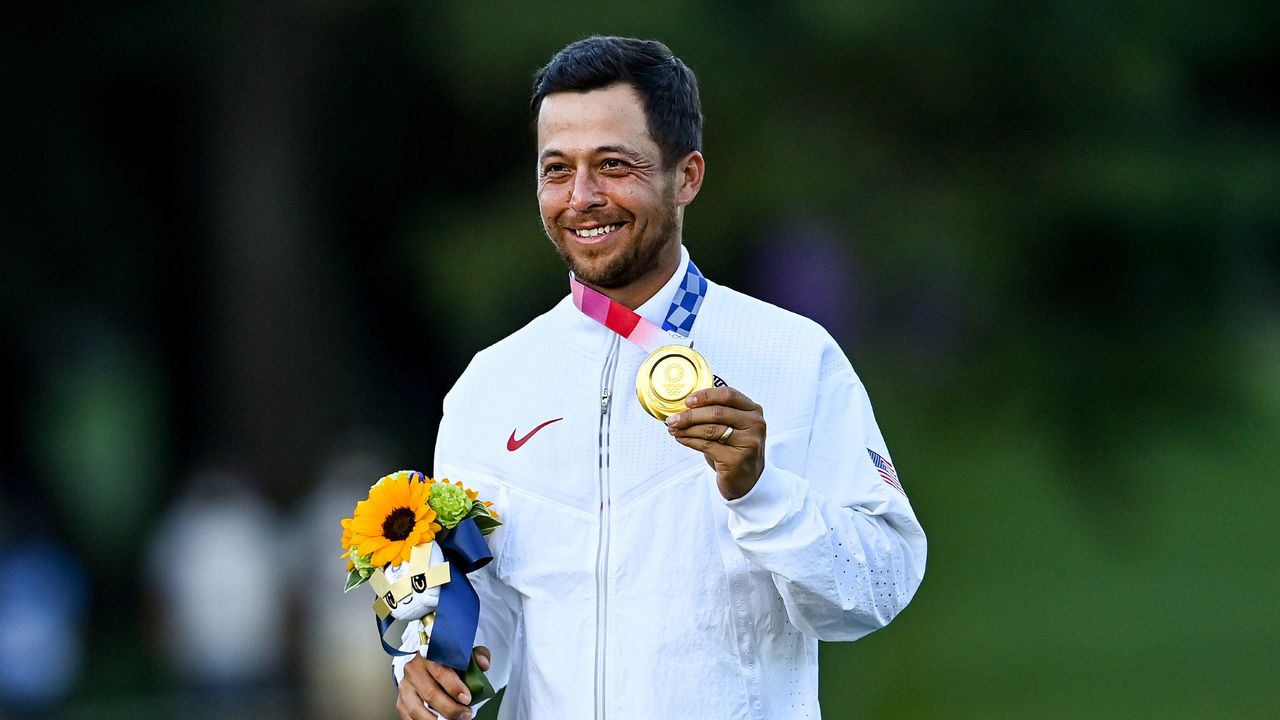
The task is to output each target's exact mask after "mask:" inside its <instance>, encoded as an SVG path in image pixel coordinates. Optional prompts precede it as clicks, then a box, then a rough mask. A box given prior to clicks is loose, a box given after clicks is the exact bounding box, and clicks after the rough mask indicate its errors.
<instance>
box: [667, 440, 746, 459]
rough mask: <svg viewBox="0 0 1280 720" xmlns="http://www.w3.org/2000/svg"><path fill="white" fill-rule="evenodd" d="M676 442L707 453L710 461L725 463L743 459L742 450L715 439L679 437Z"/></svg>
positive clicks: (704, 453)
mask: <svg viewBox="0 0 1280 720" xmlns="http://www.w3.org/2000/svg"><path fill="white" fill-rule="evenodd" d="M676 442H678V443H680V444H681V445H683V446H685V447H687V448H692V449H693V450H697V451H698V452H700V453H702V454H703V455H706V456H707V460H708V461H714V462H717V463H725V464H732V463H739V462H741V461H742V454H741V453H742V451H741V450H739V449H737V448H733V447H729V446H728V445H722V444H720V443H718V442H716V441H715V440H708V439H706V438H701V437H677V438H676Z"/></svg>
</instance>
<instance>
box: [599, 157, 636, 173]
mask: <svg viewBox="0 0 1280 720" xmlns="http://www.w3.org/2000/svg"><path fill="white" fill-rule="evenodd" d="M628 167H630V165H629V164H627V163H626V162H625V161H623V160H619V159H618V158H606V159H605V160H604V161H602V162H601V163H600V169H601V170H605V171H609V170H614V171H617V170H626V169H627V168H628Z"/></svg>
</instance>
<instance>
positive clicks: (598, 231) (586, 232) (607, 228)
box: [573, 223, 622, 238]
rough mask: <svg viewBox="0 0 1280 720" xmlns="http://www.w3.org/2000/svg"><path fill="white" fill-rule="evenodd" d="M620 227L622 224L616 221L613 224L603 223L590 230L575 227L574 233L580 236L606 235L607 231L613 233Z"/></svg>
mask: <svg viewBox="0 0 1280 720" xmlns="http://www.w3.org/2000/svg"><path fill="white" fill-rule="evenodd" d="M620 227H622V226H621V225H619V224H618V223H614V224H612V225H601V226H600V227H597V228H591V229H590V230H580V229H577V228H575V229H574V231H573V234H574V235H577V236H578V237H580V238H590V237H598V236H600V235H604V234H605V233H611V232H613V231H614V230H617V229H618V228H620Z"/></svg>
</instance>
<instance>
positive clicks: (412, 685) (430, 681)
mask: <svg viewBox="0 0 1280 720" xmlns="http://www.w3.org/2000/svg"><path fill="white" fill-rule="evenodd" d="M441 671H443V672H441ZM441 676H444V677H445V679H446V680H447V679H448V676H452V678H453V679H454V680H456V681H457V682H458V684H461V682H462V681H461V679H459V678H458V675H457V673H455V672H454V671H453V669H452V668H449V667H446V666H444V665H441V664H439V663H436V662H432V661H430V660H427V659H426V658H423V657H422V656H418V657H416V658H414V659H413V660H412V661H410V662H409V663H408V664H407V665H406V666H405V673H404V680H403V681H402V682H401V683H400V690H399V692H398V693H397V697H396V711H397V712H398V713H399V714H400V716H401V718H411V719H412V720H436V714H437V713H438V714H440V715H441V716H443V717H446V718H449V720H470V718H471V709H470V708H468V707H467V705H466V704H465V703H459V702H456V701H455V700H454V699H453V697H451V696H450V695H451V691H450V690H448V689H446V688H445V687H444V686H443V684H442V682H441ZM462 687H463V688H464V689H465V687H466V686H465V685H463V686H462ZM469 699H470V698H468V700H469ZM428 706H430V708H428ZM433 710H434V712H432V711H433Z"/></svg>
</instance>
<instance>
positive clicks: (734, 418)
mask: <svg viewBox="0 0 1280 720" xmlns="http://www.w3.org/2000/svg"><path fill="white" fill-rule="evenodd" d="M762 421H763V417H761V416H760V415H759V414H757V413H754V412H750V411H746V410H738V409H737V408H732V407H729V406H727V405H706V406H703V407H696V408H690V409H688V410H681V411H680V412H678V413H675V414H674V415H671V416H669V417H668V418H667V427H671V428H687V427H692V426H694V425H703V424H707V423H713V424H716V425H720V426H722V427H723V426H725V425H730V426H732V427H734V428H736V429H739V430H745V429H746V428H748V427H750V426H751V425H753V424H755V423H758V422H762Z"/></svg>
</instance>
